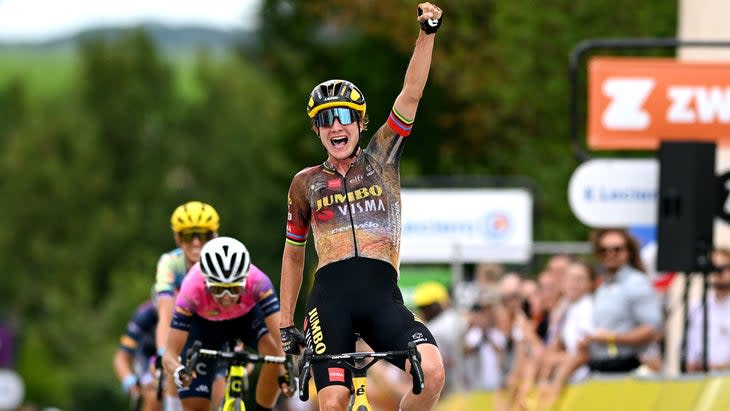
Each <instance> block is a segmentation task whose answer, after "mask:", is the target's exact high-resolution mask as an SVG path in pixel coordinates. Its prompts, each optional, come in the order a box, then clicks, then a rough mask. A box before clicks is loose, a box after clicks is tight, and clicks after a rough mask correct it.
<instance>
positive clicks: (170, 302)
mask: <svg viewBox="0 0 730 411" xmlns="http://www.w3.org/2000/svg"><path fill="white" fill-rule="evenodd" d="M157 304H158V305H157V318H158V320H157V328H156V329H155V342H156V344H157V352H158V353H159V352H160V349H165V348H167V347H166V346H165V344H166V342H167V334H168V333H169V332H170V323H171V322H172V311H173V310H174V309H175V298H173V297H172V296H170V295H161V296H159V297H158V298H157Z"/></svg>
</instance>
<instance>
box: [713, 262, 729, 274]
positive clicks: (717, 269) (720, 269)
mask: <svg viewBox="0 0 730 411" xmlns="http://www.w3.org/2000/svg"><path fill="white" fill-rule="evenodd" d="M725 270H730V264H725V265H716V266H714V267H712V272H713V273H721V272H723V271H725Z"/></svg>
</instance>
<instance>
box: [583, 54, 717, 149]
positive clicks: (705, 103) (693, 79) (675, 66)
mask: <svg viewBox="0 0 730 411" xmlns="http://www.w3.org/2000/svg"><path fill="white" fill-rule="evenodd" d="M662 140H674V141H677V140H703V141H715V142H717V144H718V145H730V64H723V63H699V62H679V61H677V60H675V59H669V58H621V57H595V58H592V59H591V60H590V62H589V63H588V136H587V143H588V147H590V148H591V149H595V150H616V149H632V150H637V149H638V150H654V149H657V148H658V147H659V143H660V142H661V141H662Z"/></svg>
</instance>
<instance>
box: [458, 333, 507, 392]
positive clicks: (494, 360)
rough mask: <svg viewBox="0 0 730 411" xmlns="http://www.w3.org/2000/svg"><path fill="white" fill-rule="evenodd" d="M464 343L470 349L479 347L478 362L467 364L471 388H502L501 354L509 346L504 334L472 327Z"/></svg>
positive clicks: (468, 362)
mask: <svg viewBox="0 0 730 411" xmlns="http://www.w3.org/2000/svg"><path fill="white" fill-rule="evenodd" d="M464 343H465V345H466V347H468V348H476V347H478V351H477V353H476V357H477V359H478V360H477V361H468V360H467V362H466V364H465V365H466V368H467V375H468V376H469V380H470V381H468V383H469V385H470V388H472V389H477V390H496V389H499V388H500V387H501V386H502V369H501V366H500V357H501V354H500V353H501V352H503V351H504V349H505V348H506V345H507V339H506V338H505V336H504V334H503V333H502V332H501V331H499V330H497V329H496V328H490V329H489V330H488V331H486V332H485V331H484V330H482V329H481V328H478V327H472V328H470V329H469V330H468V331H467V332H466V335H465V336H464Z"/></svg>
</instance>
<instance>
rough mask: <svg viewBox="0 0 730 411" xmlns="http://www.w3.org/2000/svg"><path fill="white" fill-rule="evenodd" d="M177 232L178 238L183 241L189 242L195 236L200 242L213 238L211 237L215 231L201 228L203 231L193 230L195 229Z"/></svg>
mask: <svg viewBox="0 0 730 411" xmlns="http://www.w3.org/2000/svg"><path fill="white" fill-rule="evenodd" d="M178 234H179V235H180V239H181V240H182V241H183V242H184V243H189V242H191V241H193V239H194V238H197V239H198V240H200V241H202V242H205V241H210V240H212V239H213V237H215V233H214V232H213V231H207V230H203V231H195V230H191V231H182V232H180V233H178Z"/></svg>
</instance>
